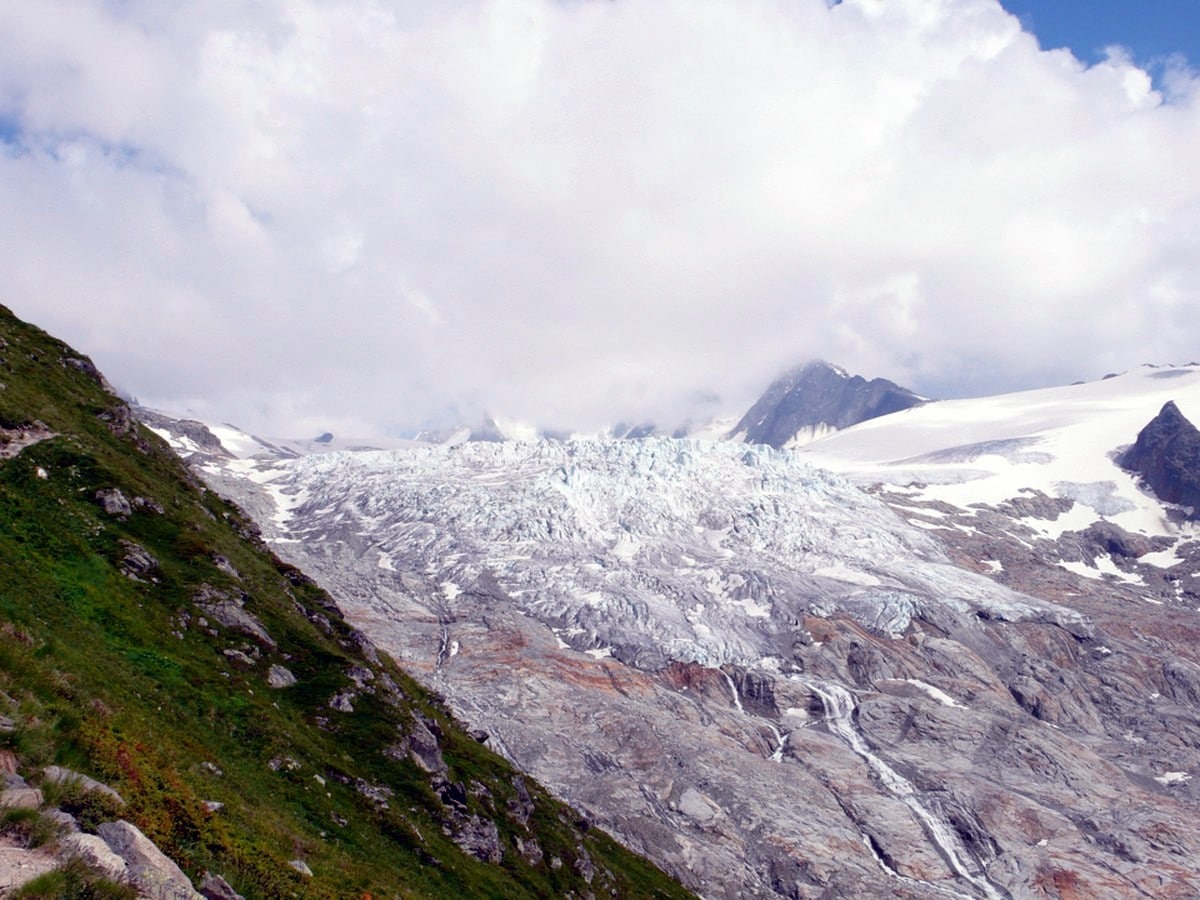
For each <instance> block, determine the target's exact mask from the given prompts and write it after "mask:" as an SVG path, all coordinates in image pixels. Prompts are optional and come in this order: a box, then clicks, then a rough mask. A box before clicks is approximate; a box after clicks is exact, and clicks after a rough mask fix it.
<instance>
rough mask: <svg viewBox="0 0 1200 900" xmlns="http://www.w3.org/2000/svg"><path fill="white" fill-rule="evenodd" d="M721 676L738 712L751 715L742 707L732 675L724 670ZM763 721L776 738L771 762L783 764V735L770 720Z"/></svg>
mask: <svg viewBox="0 0 1200 900" xmlns="http://www.w3.org/2000/svg"><path fill="white" fill-rule="evenodd" d="M721 674H722V675H724V676H725V683H726V684H728V685H729V692H730V693H731V694H733V705H734V706H735V707H737V711H738V712H740V713H741V714H742V715H743V716H745V715H749V713H747V712H746V708H745V707H744V706H742V698H741V695H740V694H738V689H737V682H736V681H734V680H733V678H732V677H731V676H730V674H729V673H728V672H726V671H725V670H724V669H722V670H721ZM762 721H763V722H764V723H765V724H766V726H767V727H768V728H770V729H771V734H773V735H774V736H775V749H774V750H773V751H772V752H771V761H772V762H783V748H784V744H785V741H784V737H783V733H782V732H781V731H780V730H779V728H778V727H777V726H776V725H775V723H774V722H772V721H771V720H770V719H763V720H762Z"/></svg>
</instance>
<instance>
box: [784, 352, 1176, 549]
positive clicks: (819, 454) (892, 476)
mask: <svg viewBox="0 0 1200 900" xmlns="http://www.w3.org/2000/svg"><path fill="white" fill-rule="evenodd" d="M1169 400H1173V401H1175V404H1176V405H1177V406H1178V407H1179V409H1180V411H1181V412H1182V413H1183V414H1184V415H1185V416H1186V417H1187V418H1188V419H1190V420H1191V421H1192V422H1193V424H1196V423H1200V366H1182V367H1177V368H1158V367H1152V366H1144V367H1142V368H1140V369H1137V370H1135V371H1133V372H1128V373H1126V374H1124V375H1118V376H1114V377H1110V378H1106V379H1104V380H1102V381H1096V382H1089V383H1086V384H1076V385H1070V386H1068V387H1058V388H1045V389H1042V390H1036V391H1024V392H1021V393H1015V394H1002V395H999V396H996V397H983V398H973V399H969V400H946V401H941V402H937V403H930V404H928V405H926V406H922V407H917V408H914V409H909V410H905V411H903V412H900V413H895V414H893V415H890V416H884V417H882V418H879V419H873V420H871V421H868V422H863V423H861V424H860V425H856V426H855V427H854V428H850V429H847V430H846V431H843V432H839V433H837V434H834V435H831V436H829V437H827V438H824V439H822V440H819V441H816V442H815V443H812V444H809V445H808V446H806V447H805V448H804V449H803V450H801V451H799V455H800V456H801V457H802V458H804V459H806V460H809V461H811V462H812V463H813V464H814V465H818V466H822V467H825V468H828V469H831V470H833V471H835V472H839V473H842V474H843V475H845V476H846V477H847V478H849V479H850V480H851V481H853V482H854V483H856V484H862V485H867V484H875V483H883V484H887V485H892V486H895V487H899V488H904V489H906V490H907V491H908V493H909V494H910V495H911V496H912V497H913V498H914V499H915V500H922V501H942V502H945V503H949V504H950V505H952V506H955V507H958V508H959V509H960V510H963V511H970V509H971V508H972V504H980V503H983V504H991V505H994V504H998V503H1001V502H1003V501H1005V500H1007V499H1010V498H1013V497H1019V496H1021V494H1022V493H1027V492H1029V491H1031V490H1037V491H1041V492H1043V493H1045V494H1047V495H1048V496H1050V497H1061V498H1066V499H1071V500H1074V501H1075V504H1076V505H1075V507H1074V508H1073V509H1071V510H1070V511H1069V512H1068V513H1066V514H1064V516H1060V517H1059V518H1058V519H1057V520H1040V521H1037V522H1036V523H1035V521H1030V522H1028V524H1031V525H1034V527H1035V529H1036V530H1041V531H1043V532H1044V533H1045V534H1046V536H1048V537H1056V536H1057V535H1058V534H1061V533H1062V531H1064V530H1067V529H1070V530H1080V529H1082V528H1085V527H1087V525H1088V524H1090V523H1091V522H1094V521H1098V520H1101V519H1104V520H1107V521H1110V522H1113V523H1115V524H1117V525H1119V526H1121V527H1122V528H1124V529H1125V530H1127V531H1131V532H1137V533H1141V534H1147V535H1165V536H1176V535H1178V534H1180V532H1181V528H1182V530H1183V531H1186V532H1187V533H1189V534H1190V533H1192V527H1191V526H1180V525H1179V524H1178V522H1176V521H1174V520H1173V519H1172V518H1171V517H1169V516H1168V514H1167V513H1166V512H1165V511H1164V509H1163V507H1162V504H1161V503H1160V502H1159V501H1158V500H1157V499H1156V498H1154V497H1153V496H1151V495H1149V494H1147V493H1146V492H1145V491H1143V490H1142V489H1141V488H1140V487H1138V485H1137V483H1136V481H1135V479H1134V478H1133V476H1131V475H1130V474H1129V473H1127V472H1125V471H1124V470H1122V469H1121V468H1120V467H1119V466H1118V465H1117V464H1116V463H1115V462H1114V461H1113V457H1114V456H1116V455H1117V453H1118V452H1119V451H1120V450H1122V449H1123V448H1125V447H1127V446H1129V445H1130V444H1132V443H1133V442H1134V440H1136V438H1137V435H1138V432H1139V431H1141V429H1142V428H1143V427H1144V426H1145V425H1146V424H1147V423H1149V421H1150V420H1151V419H1153V418H1154V417H1155V416H1156V415H1158V412H1159V410H1160V409H1162V406H1163V404H1165V403H1166V402H1167V401H1169Z"/></svg>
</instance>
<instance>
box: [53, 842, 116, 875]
mask: <svg viewBox="0 0 1200 900" xmlns="http://www.w3.org/2000/svg"><path fill="white" fill-rule="evenodd" d="M59 846H60V847H62V849H63V854H64V855H65V856H67V857H68V858H70V857H79V858H81V859H82V860H83V861H84V862H86V863H87V864H88V865H90V866H91V867H92V868H94V869H97V870H99V871H100V872H101V874H103V875H104V877H105V878H108V879H110V880H112V881H120V880H122V879H124V878H125V877H126V876H127V875H128V873H129V867H128V865H127V864H126V862H125V860H124V858H123V857H121V856H118V855H117V854H116V853H114V852H113V850H112V848H111V847H109V846H108V844H107V843H106V842H105V840H104V838H102V837H100V835H98V834H82V833H79V832H75V833H72V834H68V835H67V836H66V837H64V838H63V839H62V840H60V841H59Z"/></svg>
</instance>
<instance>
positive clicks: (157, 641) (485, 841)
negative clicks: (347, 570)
mask: <svg viewBox="0 0 1200 900" xmlns="http://www.w3.org/2000/svg"><path fill="white" fill-rule="evenodd" d="M0 429H2V431H0V447H3V449H4V452H2V453H0V521H3V522H4V523H5V526H6V527H5V528H4V529H3V530H0V562H2V563H3V564H2V565H0V661H2V663H3V664H2V665H0V707H2V709H0V713H3V714H4V716H5V717H6V720H7V724H6V725H5V727H4V729H0V744H3V746H4V749H5V752H10V751H11V753H12V756H13V757H14V758H15V759H17V761H18V764H19V766H20V767H21V771H22V772H24V773H26V774H28V775H29V776H30V777H36V776H35V773H37V772H39V771H40V770H41V767H43V766H45V765H47V764H55V765H60V764H67V765H69V766H70V767H71V768H74V769H77V770H81V771H85V772H90V773H92V774H94V775H95V776H97V777H98V778H100V779H102V780H103V781H105V782H106V783H108V784H111V785H112V786H113V787H114V788H116V789H117V790H119V792H120V793H121V795H122V796H123V797H124V798H125V800H126V801H127V804H128V805H127V808H126V809H125V811H124V813H123V815H124V816H125V817H126V818H128V819H130V820H131V821H133V822H134V823H135V824H136V825H137V826H138V827H139V828H141V830H142V831H143V832H145V834H146V835H148V836H149V837H151V838H152V839H153V840H154V841H155V842H156V843H157V844H158V845H159V846H160V847H161V848H162V849H163V850H164V851H165V852H166V853H167V854H168V855H169V856H170V857H171V858H172V859H173V860H175V861H176V862H177V863H179V865H180V866H181V867H182V868H183V870H184V871H185V872H186V873H187V875H188V876H189V877H190V878H191V879H192V880H193V881H198V880H199V877H200V875H201V873H202V872H204V871H205V870H211V871H214V872H220V873H221V874H222V875H223V876H224V878H225V879H226V880H227V882H228V883H229V884H231V885H232V886H233V888H234V889H236V890H237V891H238V892H240V893H241V894H243V895H244V896H247V897H279V896H286V895H292V894H297V893H298V894H303V895H304V896H307V897H331V898H332V897H345V896H352V895H353V896H358V895H363V894H364V893H384V894H395V893H401V894H403V895H405V896H438V897H440V896H446V895H447V894H448V893H464V894H468V895H473V896H506V897H507V896H530V897H533V896H547V895H552V894H560V895H571V896H586V895H588V894H591V893H594V892H596V891H602V892H606V893H607V892H610V891H611V892H617V893H619V894H630V895H635V896H663V897H666V896H687V893H686V892H685V891H683V890H682V889H681V888H679V887H678V886H676V885H673V884H672V883H671V882H670V881H669V880H668V879H667V878H666V877H665V876H663V875H662V874H661V872H658V871H657V870H655V869H654V868H653V867H651V866H649V865H647V864H646V863H645V862H644V861H641V860H639V859H637V858H636V857H634V856H633V855H632V854H630V853H629V852H628V851H627V850H625V849H624V848H621V847H620V846H618V845H617V844H616V843H615V842H613V841H612V840H611V839H610V838H608V837H607V836H606V835H604V834H602V833H601V832H599V831H598V830H597V829H594V828H592V827H591V825H590V823H588V822H586V821H585V820H583V819H582V818H581V817H580V816H579V815H578V813H575V812H574V811H572V810H570V809H569V808H567V807H565V806H563V805H561V804H559V803H557V802H556V801H554V800H552V799H551V798H550V797H549V795H548V794H547V793H546V792H545V790H544V789H543V788H542V787H541V786H540V785H538V784H537V783H536V782H535V781H534V780H533V779H531V778H528V777H526V776H524V775H523V774H521V773H518V772H516V771H514V770H513V769H512V768H511V767H510V766H509V765H508V764H507V763H505V762H504V761H503V760H502V759H501V758H500V757H498V756H497V755H496V754H494V753H493V752H491V751H490V750H488V749H487V748H486V747H485V746H484V745H483V744H482V743H481V742H480V738H481V737H483V736H482V735H474V736H472V735H470V734H468V733H467V732H466V731H465V730H463V729H462V727H461V726H460V725H459V724H458V723H457V722H456V721H455V720H454V719H453V718H452V717H451V716H450V715H449V714H448V713H447V711H446V710H445V708H444V706H443V705H442V703H441V702H440V701H439V700H438V699H437V698H436V697H435V696H434V695H432V694H431V693H430V692H429V691H428V690H427V689H425V688H423V687H421V686H420V685H419V684H417V683H416V682H415V681H413V680H412V679H411V678H409V677H408V675H407V674H405V673H404V672H402V671H401V670H399V669H398V668H397V667H396V666H395V665H394V664H393V663H392V661H391V660H390V659H389V658H388V657H387V656H385V655H383V654H380V653H379V652H377V651H376V649H375V646H374V644H373V643H372V642H371V641H370V640H369V638H368V637H367V636H365V635H364V634H363V633H362V632H361V631H359V630H357V629H355V628H353V627H352V626H351V625H350V624H348V623H347V622H346V620H345V619H344V617H343V616H342V614H341V612H340V610H339V609H338V607H337V606H336V605H335V603H334V602H333V600H332V598H331V597H330V596H329V594H327V593H326V592H325V591H323V590H322V589H320V588H319V587H318V586H317V585H316V584H315V582H314V581H313V580H312V579H310V578H309V577H307V576H306V575H304V574H303V573H302V572H301V571H300V570H298V569H296V568H295V567H293V566H290V565H288V564H286V563H284V562H282V561H281V560H280V559H279V558H278V557H277V556H274V555H273V554H272V553H270V552H269V551H268V550H267V549H266V547H265V546H264V545H263V544H262V542H261V541H260V540H259V539H258V537H257V535H258V527H257V526H256V525H255V524H254V523H253V522H251V521H250V520H249V519H248V518H246V516H245V515H244V514H243V513H242V512H241V511H240V510H239V509H237V508H236V507H234V506H233V505H232V504H230V503H229V502H228V501H226V500H224V499H222V498H220V497H219V496H218V495H217V494H216V493H215V492H213V491H211V490H209V489H208V488H206V487H205V486H204V485H203V484H202V483H201V482H200V481H199V479H198V478H197V477H196V476H195V475H194V474H192V473H191V472H190V471H189V470H187V469H185V468H184V467H183V466H182V464H181V463H180V461H179V459H178V458H177V457H176V456H175V454H174V453H173V452H172V451H171V450H170V449H169V448H168V447H167V446H166V445H165V444H164V443H163V442H162V441H161V440H160V439H158V438H157V437H156V436H155V435H154V434H153V433H151V432H150V431H148V430H146V429H144V428H142V427H141V426H140V425H138V423H137V422H136V421H135V420H134V418H133V416H132V415H131V412H130V409H129V407H128V406H127V405H126V404H125V403H124V402H123V401H121V400H120V399H119V398H118V397H116V396H115V394H113V393H112V391H111V389H110V388H109V386H108V385H107V383H106V382H105V381H104V380H103V377H102V376H101V375H100V374H99V372H98V371H97V370H96V368H95V366H94V365H92V363H91V361H90V360H88V359H87V358H86V357H84V356H82V355H81V354H79V353H77V352H76V351H74V350H72V349H71V348H69V347H67V346H66V345H65V344H63V343H62V342H60V341H57V340H55V339H53V338H51V337H50V336H48V335H46V334H45V333H44V332H41V331H40V330H38V329H36V328H34V327H33V326H30V325H27V324H25V323H23V322H21V321H19V320H18V319H16V317H14V316H13V315H12V314H11V313H10V312H9V311H8V310H7V309H4V308H2V307H0ZM10 725H11V727H10ZM351 748H352V749H351ZM35 815H36V812H35ZM81 824H82V823H81ZM87 827H91V826H87Z"/></svg>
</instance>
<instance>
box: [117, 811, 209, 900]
mask: <svg viewBox="0 0 1200 900" xmlns="http://www.w3.org/2000/svg"><path fill="white" fill-rule="evenodd" d="M96 830H97V831H98V832H99V834H100V837H102V838H103V839H104V842H105V843H106V844H108V846H109V848H110V849H111V850H112V851H113V853H115V854H117V856H119V857H121V858H122V859H124V860H125V864H126V866H127V869H128V873H129V878H130V880H131V881H132V882H133V884H134V886H135V887H137V889H138V891H139V892H140V893H141V894H142V895H143V896H146V897H151V898H154V900H198V898H200V897H201V895H200V894H199V893H197V892H196V890H195V889H194V888H193V887H192V883H191V881H189V880H188V877H187V876H186V875H184V874H183V870H182V869H180V868H179V866H177V865H175V863H174V862H172V861H171V860H170V859H169V858H168V857H167V856H166V854H164V853H163V852H162V851H161V850H159V849H158V847H157V846H155V844H154V842H153V841H151V840H150V839H149V838H148V837H146V835H144V834H142V832H141V830H139V829H138V827H137V826H136V825H133V824H131V823H129V822H125V821H120V822H105V823H104V824H103V825H101V826H100V827H99V828H98V829H96Z"/></svg>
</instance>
